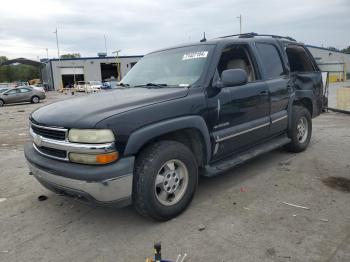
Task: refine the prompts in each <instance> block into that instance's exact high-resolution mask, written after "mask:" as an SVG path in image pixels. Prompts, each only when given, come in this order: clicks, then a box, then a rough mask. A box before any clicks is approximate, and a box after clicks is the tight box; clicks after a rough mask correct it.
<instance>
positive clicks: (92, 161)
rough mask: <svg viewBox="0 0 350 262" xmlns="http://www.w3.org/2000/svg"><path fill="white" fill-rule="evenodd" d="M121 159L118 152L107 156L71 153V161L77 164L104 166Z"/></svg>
mask: <svg viewBox="0 0 350 262" xmlns="http://www.w3.org/2000/svg"><path fill="white" fill-rule="evenodd" d="M118 158H119V154H118V152H112V153H107V154H99V155H90V154H80V153H69V160H70V161H71V162H75V163H81V164H89V165H101V164H102V165H103V164H108V163H111V162H113V161H116V160H117V159H118Z"/></svg>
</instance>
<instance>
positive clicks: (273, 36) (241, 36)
mask: <svg viewBox="0 0 350 262" xmlns="http://www.w3.org/2000/svg"><path fill="white" fill-rule="evenodd" d="M256 36H269V37H272V38H277V39H287V40H289V41H293V42H296V40H295V39H294V38H291V37H289V36H280V35H267V34H257V33H254V32H251V33H244V34H236V35H226V36H221V37H218V38H229V37H239V38H254V37H256Z"/></svg>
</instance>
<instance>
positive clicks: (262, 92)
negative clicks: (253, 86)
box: [259, 90, 268, 96]
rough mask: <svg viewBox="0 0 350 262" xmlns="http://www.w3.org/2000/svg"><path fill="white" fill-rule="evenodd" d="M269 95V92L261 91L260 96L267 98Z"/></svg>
mask: <svg viewBox="0 0 350 262" xmlns="http://www.w3.org/2000/svg"><path fill="white" fill-rule="evenodd" d="M267 94H268V92H267V91H266V90H264V91H261V92H260V93H259V96H265V95H267Z"/></svg>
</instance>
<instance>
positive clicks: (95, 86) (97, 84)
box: [87, 81, 102, 92]
mask: <svg viewBox="0 0 350 262" xmlns="http://www.w3.org/2000/svg"><path fill="white" fill-rule="evenodd" d="M87 86H88V89H90V90H91V91H92V92H96V91H101V87H102V82H101V81H88V82H87Z"/></svg>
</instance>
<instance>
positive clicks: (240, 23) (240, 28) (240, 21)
mask: <svg viewBox="0 0 350 262" xmlns="http://www.w3.org/2000/svg"><path fill="white" fill-rule="evenodd" d="M237 18H238V19H239V33H240V34H242V14H240V15H239V16H237Z"/></svg>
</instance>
